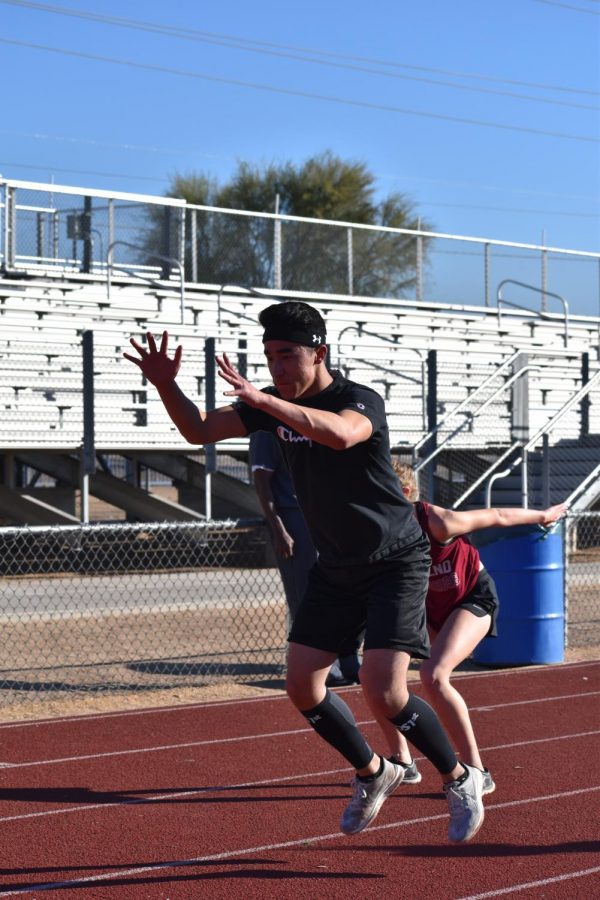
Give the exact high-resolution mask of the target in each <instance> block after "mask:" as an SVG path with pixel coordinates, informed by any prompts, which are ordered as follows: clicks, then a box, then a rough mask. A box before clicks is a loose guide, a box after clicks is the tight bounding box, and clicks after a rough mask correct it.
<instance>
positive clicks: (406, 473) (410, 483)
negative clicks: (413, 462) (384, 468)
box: [392, 459, 419, 503]
mask: <svg viewBox="0 0 600 900" xmlns="http://www.w3.org/2000/svg"><path fill="white" fill-rule="evenodd" d="M392 466H393V469H394V472H395V473H396V475H397V476H398V480H399V481H400V484H401V485H402V490H403V491H404V492H405V494H406V497H407V499H408V500H410V502H411V503H414V502H415V500H418V499H419V486H418V484H417V479H416V477H415V473H414V472H413V470H412V468H411V466H408V465H406V463H401V462H398V460H397V459H394V460H392Z"/></svg>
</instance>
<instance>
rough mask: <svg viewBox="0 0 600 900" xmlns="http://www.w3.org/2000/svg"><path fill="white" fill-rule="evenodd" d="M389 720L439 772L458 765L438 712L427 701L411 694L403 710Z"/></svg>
mask: <svg viewBox="0 0 600 900" xmlns="http://www.w3.org/2000/svg"><path fill="white" fill-rule="evenodd" d="M390 722H392V723H393V724H394V725H395V726H396V728H397V729H398V730H399V731H401V732H402V734H403V735H404V737H405V738H406V740H407V741H410V742H411V744H414V745H415V747H417V749H418V750H420V751H421V753H423V754H424V755H425V756H426V757H427V759H428V760H429V761H430V762H431V763H433V765H434V766H435V767H436V769H437V770H438V772H441V773H442V774H447V773H448V772H451V771H452V769H453V768H454V767H455V765H456V753H455V752H454V750H453V749H452V747H451V746H450V742H449V740H448V737H447V735H446V732H445V731H444V729H443V728H442V725H441V722H440V720H439V719H438V717H437V715H436V713H435V712H434V710H433V709H432V708H431V706H429V704H428V703H426V702H425V700H422V699H421V698H420V697H416V696H415V695H414V694H409V695H408V703H407V704H406V706H405V707H404V709H403V710H402V711H401V712H399V713H398V715H397V716H394V718H393V719H390Z"/></svg>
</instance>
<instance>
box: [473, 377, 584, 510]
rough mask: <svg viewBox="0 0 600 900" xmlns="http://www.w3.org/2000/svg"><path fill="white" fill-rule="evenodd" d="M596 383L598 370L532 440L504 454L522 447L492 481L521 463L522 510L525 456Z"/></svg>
mask: <svg viewBox="0 0 600 900" xmlns="http://www.w3.org/2000/svg"><path fill="white" fill-rule="evenodd" d="M598 381H600V369H599V370H598V371H597V372H596V374H595V375H593V376H592V378H590V380H589V381H588V382H587V384H584V385H583V387H581V388H579V390H578V391H576V392H575V393H574V394H573V396H572V397H570V398H569V399H568V400H567V402H566V403H564V404H563V406H561V408H560V409H559V410H558V412H556V413H555V414H554V415H553V416H552V418H550V419H548V421H547V422H546V424H545V425H542V427H541V428H539V429H538V430H537V431H536V433H535V434H534V436H533V437H532V438H530V439H529V440H528V441H527V442H526V443H525V444H522V445H520V444H513V446H512V447H511V448H510V450H508V451H507V452H506V453H505V454H504V458H506V456H508V455H509V453H511V452H513V451H514V450H516V449H518V448H519V446H521V447H522V450H523V452H522V454H521V456H519V457H518V459H515V460H514V462H513V463H512V464H511V466H510V467H509V468H508V469H507V470H506V471H505V472H504V473H502V474H498V475H495V476H494V481H496V480H499V479H500V478H505V477H506V476H507V475H510V473H511V472H512V471H513V469H514V468H515V467H516V466H518V465H520V464H521V463H522V472H521V503H522V506H523V509H527V504H528V494H529V485H528V479H527V454H528V453H529V451H530V450H531V449H532V447H535V445H536V444H537V443H538V441H539V439H540V438H541V437H543V436H544V435H546V434H549V433H550V432H551V431H552V429H553V428H554V426H555V425H556V423H557V422H559V421H560V419H562V417H563V416H564V415H565V414H566V413H568V412H569V410H570V409H571V408H572V407H573V406H574V405H575V404H576V403H579V402H580V401H581V400H582V399H583V398H584V397H585V396H587V394H589V392H590V391H591V389H592V388H593V387H595V385H596V383H597V382H598ZM501 461H502V458H501V459H500V460H497V461H496V462H495V463H494V466H493V467H491V468H494V467H495V466H497V465H498V464H499V462H501ZM491 468H490V469H488V470H487V472H485V473H484V475H483V476H482V477H481V478H480V479H479V483H481V481H483V479H484V478H485V477H486V476H487V475H489V473H490V471H491ZM584 483H585V482H584ZM474 487H475V485H472V487H471V488H470V489H469V491H468V492H467V493H465V494H463V496H462V497H461V498H460V499H459V500H458V501H457V503H461V502H462V501H463V500H464V499H465V497H466V496H468V494H469V493H471V491H472V489H473V488H474ZM580 487H581V485H579V486H578V488H577V491H576V493H578V492H579V488H580ZM572 496H573V495H572Z"/></svg>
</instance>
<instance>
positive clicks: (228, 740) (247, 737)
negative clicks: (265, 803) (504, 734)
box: [2, 691, 600, 769]
mask: <svg viewBox="0 0 600 900" xmlns="http://www.w3.org/2000/svg"><path fill="white" fill-rule="evenodd" d="M599 694H600V691H587V692H586V693H578V694H561V695H559V696H557V697H536V698H535V699H532V700H514V701H512V702H511V703H497V704H495V705H493V706H473V707H471V708H470V710H469V712H471V713H476V712H490V711H493V710H495V709H508V708H509V707H511V706H529V705H530V704H533V703H552V702H557V701H560V700H574V699H580V698H582V697H596V696H598V695H599ZM357 724H358V725H360V726H362V727H364V726H365V725H374V724H375V720H374V719H363V720H362V721H359V722H358V723H357ZM293 734H314V731H313V730H312V728H292V729H288V730H286V731H269V732H262V733H259V734H244V735H238V736H237V737H224V738H210V739H208V740H204V741H185V742H184V743H181V744H159V745H157V746H155V747H135V748H133V749H131V750H106V751H103V752H101V753H88V754H82V755H81V756H64V757H59V758H57V759H37V760H31V761H29V762H21V763H11V762H7V761H5V762H3V763H2V768H5V769H23V768H27V767H30V766H52V765H57V764H59V763H70V762H78V761H83V760H86V759H103V758H108V757H111V756H131V755H132V754H134V753H159V752H164V751H167V750H179V749H185V748H186V747H206V746H210V745H215V744H233V743H238V742H241V741H257V740H265V739H267V738H269V739H270V738H276V737H289V736H290V735H293Z"/></svg>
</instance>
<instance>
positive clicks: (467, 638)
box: [380, 462, 567, 794]
mask: <svg viewBox="0 0 600 900" xmlns="http://www.w3.org/2000/svg"><path fill="white" fill-rule="evenodd" d="M394 469H395V471H396V474H397V475H398V478H399V479H400V483H401V485H402V490H403V491H404V494H405V495H406V497H407V498H408V499H409V500H411V501H412V502H413V503H414V506H415V515H416V516H417V519H418V520H419V523H420V525H421V528H422V529H423V531H424V532H425V533H426V534H427V536H428V537H429V541H430V544H431V570H430V574H429V590H428V593H427V600H426V609H427V628H428V631H429V637H430V640H431V656H430V658H429V659H426V660H423V662H422V663H421V666H420V670H419V671H420V676H421V682H422V684H423V687H424V688H425V691H426V693H427V699H428V700H429V702H430V703H431V704H432V706H433V707H434V708H435V710H436V712H437V714H438V716H439V717H440V719H441V720H442V723H443V725H444V726H445V728H446V731H447V732H448V733H449V734H450V736H451V737H452V739H453V740H454V743H455V746H456V747H457V748H458V755H459V758H460V759H461V760H462V761H464V762H465V763H467V764H470V765H472V766H476V767H477V768H478V769H481V770H482V771H483V775H484V777H483V793H484V794H491V793H492V792H493V791H494V790H495V784H494V780H493V778H492V776H491V774H490V772H489V771H488V769H486V768H485V766H484V765H483V763H482V760H481V756H480V754H479V749H478V747H477V741H476V740H475V734H474V732H473V726H472V724H471V719H470V717H469V710H468V708H467V705H466V703H465V701H464V699H463V698H462V696H461V695H460V694H459V692H458V691H457V690H456V688H455V687H454V685H452V684H451V683H450V676H451V675H452V673H453V671H454V669H455V668H456V667H457V666H458V665H459V664H460V663H461V662H463V660H465V659H467V657H469V656H470V655H471V653H472V652H473V650H474V649H475V647H476V646H477V644H479V642H480V641H481V640H483V638H485V637H488V636H490V637H494V636H495V635H496V616H497V613H498V596H497V594H496V587H495V585H494V581H493V579H492V578H491V576H490V575H489V573H488V572H486V570H485V568H484V566H483V563H482V562H481V559H480V557H479V552H478V551H477V549H476V548H475V547H474V546H473V545H472V544H471V543H470V542H469V540H468V538H467V537H466V534H467V533H469V532H472V531H477V530H478V529H480V528H489V527H492V526H495V527H498V526H500V527H504V526H505V527H510V526H511V525H544V526H549V525H552V524H553V523H554V522H556V521H558V519H560V517H561V516H562V515H564V513H565V511H566V508H567V507H566V505H565V504H564V503H559V504H558V505H557V506H551V507H549V508H548V509H544V510H534V509H517V508H513V509H511V508H508V509H474V510H468V511H465V512H457V511H455V510H453V509H444V508H443V507H441V506H434V505H432V504H430V503H424V502H421V501H419V500H418V488H417V482H416V478H415V475H414V472H413V470H412V469H411V467H410V466H407V465H403V464H401V463H397V462H395V463H394ZM380 724H381V725H382V728H383V730H384V732H385V734H386V737H387V739H388V743H389V745H390V749H391V751H392V757H391V759H392V761H394V762H396V763H400V764H401V765H402V766H403V767H404V769H405V776H404V779H403V780H404V782H405V783H407V784H411V783H412V784H416V783H418V782H419V781H420V780H421V775H420V773H419V771H418V769H417V767H416V764H415V762H414V760H411V757H410V750H409V748H408V744H407V743H406V740H405V739H404V737H403V736H402V734H400V732H399V731H398V730H396V729H393V731H392V729H390V728H389V727H388V723H387V722H385V723H383V722H382V723H380Z"/></svg>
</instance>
